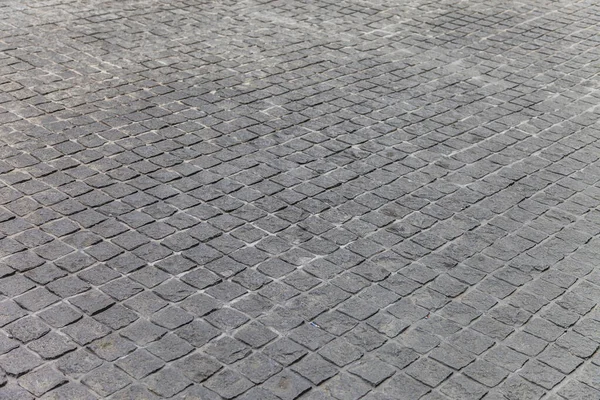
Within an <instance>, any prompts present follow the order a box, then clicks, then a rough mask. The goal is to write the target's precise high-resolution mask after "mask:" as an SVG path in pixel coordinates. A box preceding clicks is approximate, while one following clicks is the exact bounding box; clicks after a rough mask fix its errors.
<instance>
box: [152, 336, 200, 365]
mask: <svg viewBox="0 0 600 400" xmlns="http://www.w3.org/2000/svg"><path fill="white" fill-rule="evenodd" d="M146 350H148V351H149V352H150V353H152V354H154V355H155V356H157V357H159V358H161V359H162V360H164V361H167V362H168V361H173V360H176V359H178V358H181V357H183V356H185V355H186V354H189V353H190V352H192V351H193V350H194V348H193V347H192V346H191V345H190V344H189V343H188V342H186V341H185V340H183V339H181V338H179V337H178V336H177V335H175V334H167V335H165V336H163V337H162V338H161V339H159V340H157V341H155V342H153V343H151V344H150V345H149V346H148V347H146Z"/></svg>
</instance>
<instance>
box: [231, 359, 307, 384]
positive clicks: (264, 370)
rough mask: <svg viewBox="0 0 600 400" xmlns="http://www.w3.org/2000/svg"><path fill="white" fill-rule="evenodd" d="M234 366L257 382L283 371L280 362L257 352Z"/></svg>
mask: <svg viewBox="0 0 600 400" xmlns="http://www.w3.org/2000/svg"><path fill="white" fill-rule="evenodd" d="M296 365H297V364H296ZM234 368H235V369H236V371H238V372H240V373H241V374H242V375H244V376H245V377H246V378H248V379H250V380H251V381H252V382H254V383H256V384H260V383H262V382H264V381H266V380H267V379H269V378H270V377H271V376H273V375H275V374H276V373H278V372H279V371H281V366H280V365H279V364H278V363H276V362H275V361H273V360H271V359H270V358H269V357H267V356H265V355H264V354H261V353H255V354H252V355H250V356H249V357H246V358H244V359H243V360H241V361H239V362H237V363H236V364H235V367H234ZM296 372H298V371H296Z"/></svg>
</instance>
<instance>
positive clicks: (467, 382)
mask: <svg viewBox="0 0 600 400" xmlns="http://www.w3.org/2000/svg"><path fill="white" fill-rule="evenodd" d="M487 390H488V389H487V388H486V387H485V386H483V385H480V384H479V383H477V382H475V381H473V380H471V379H469V378H467V377H465V376H464V375H453V376H451V377H450V379H448V380H447V381H446V382H445V383H444V384H443V385H442V387H441V388H440V392H442V393H443V394H444V395H445V396H448V397H449V398H451V399H457V400H458V399H465V400H466V399H481V398H482V397H483V396H484V395H485V394H486V393H487Z"/></svg>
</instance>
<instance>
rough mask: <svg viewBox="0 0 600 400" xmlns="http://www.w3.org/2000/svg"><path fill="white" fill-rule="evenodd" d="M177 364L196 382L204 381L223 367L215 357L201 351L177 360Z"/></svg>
mask: <svg viewBox="0 0 600 400" xmlns="http://www.w3.org/2000/svg"><path fill="white" fill-rule="evenodd" d="M175 366H176V367H177V368H178V369H179V370H181V372H183V374H184V375H185V376H187V377H188V378H189V379H191V380H192V381H194V382H197V383H199V382H203V381H205V380H206V379H208V378H209V377H211V376H212V375H214V374H215V373H216V372H217V371H219V370H220V369H221V368H222V365H221V364H220V363H219V362H217V361H215V360H214V359H212V358H210V357H208V356H206V355H204V354H200V353H194V354H192V355H190V356H188V357H185V358H183V359H181V360H178V361H176V362H175Z"/></svg>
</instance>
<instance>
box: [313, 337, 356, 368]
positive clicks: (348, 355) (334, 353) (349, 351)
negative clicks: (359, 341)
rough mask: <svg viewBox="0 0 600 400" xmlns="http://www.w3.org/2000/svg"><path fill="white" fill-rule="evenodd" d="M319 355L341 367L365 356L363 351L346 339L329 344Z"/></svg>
mask: <svg viewBox="0 0 600 400" xmlns="http://www.w3.org/2000/svg"><path fill="white" fill-rule="evenodd" d="M318 353H319V354H320V355H321V356H323V357H324V358H325V359H327V360H329V361H331V362H333V363H334V364H335V365H337V366H339V367H343V366H345V365H347V364H349V363H351V362H353V361H355V360H357V359H359V358H360V357H362V355H363V351H362V350H360V349H359V348H358V347H356V346H354V345H352V344H351V343H349V342H348V341H347V340H345V339H336V340H334V341H332V342H330V343H328V344H327V345H325V346H324V347H323V348H322V349H321V350H319V352H318Z"/></svg>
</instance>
